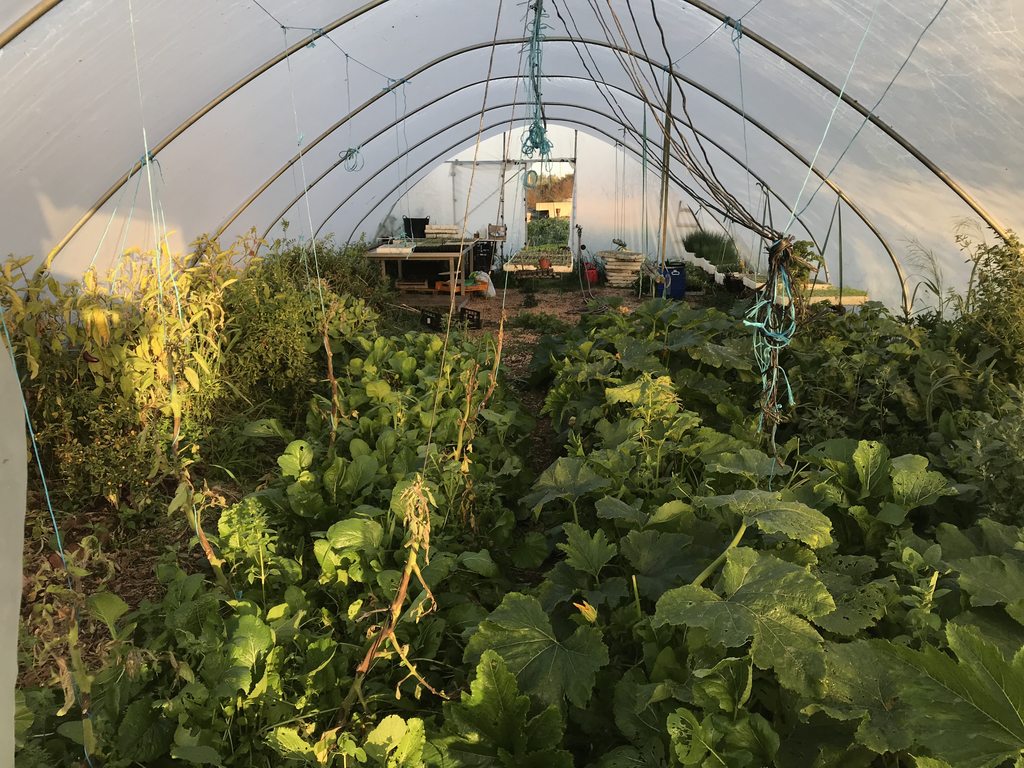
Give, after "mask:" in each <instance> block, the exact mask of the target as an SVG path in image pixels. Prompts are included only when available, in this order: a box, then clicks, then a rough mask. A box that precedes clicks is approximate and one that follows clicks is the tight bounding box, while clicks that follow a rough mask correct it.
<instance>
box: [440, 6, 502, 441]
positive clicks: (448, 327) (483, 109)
mask: <svg viewBox="0 0 1024 768" xmlns="http://www.w3.org/2000/svg"><path fill="white" fill-rule="evenodd" d="M502 4H503V0H498V13H497V15H496V16H495V19H494V36H493V39H492V40H491V53H490V57H489V60H488V63H487V77H486V79H485V81H484V95H483V103H482V104H481V105H480V124H479V126H478V127H477V130H476V143H475V145H474V147H473V166H472V171H471V172H470V174H469V187H468V189H467V191H466V209H465V213H464V215H463V217H462V234H461V236H460V240H459V259H458V265H457V266H456V268H455V274H454V275H448V279H449V281H451V282H450V285H452V286H455V285H458V277H459V275H461V274H462V260H463V258H465V252H466V227H467V225H468V223H469V206H470V202H471V201H472V199H473V182H474V181H475V180H476V169H477V166H478V161H479V158H480V141H481V139H482V138H483V133H484V118H485V116H486V114H487V97H488V95H489V94H490V90H491V76H492V74H493V72H494V54H495V52H496V51H497V49H498V30H499V29H500V27H501V8H502ZM453 223H454V222H453ZM454 316H455V290H454V289H452V290H450V300H449V304H448V322H447V323H445V329H444V344H443V345H442V347H441V361H440V368H439V370H440V375H444V370H445V365H446V363H447V361H448V349H449V343H450V341H451V332H452V318H453V317H454ZM441 389H442V388H441V386H440V384H439V385H438V386H437V388H436V389H435V391H434V404H433V407H432V409H431V418H430V426H429V427H428V428H427V442H426V451H427V453H428V455H429V451H430V446H431V443H432V440H433V436H434V424H435V423H436V422H437V410H438V407H439V406H440V404H441Z"/></svg>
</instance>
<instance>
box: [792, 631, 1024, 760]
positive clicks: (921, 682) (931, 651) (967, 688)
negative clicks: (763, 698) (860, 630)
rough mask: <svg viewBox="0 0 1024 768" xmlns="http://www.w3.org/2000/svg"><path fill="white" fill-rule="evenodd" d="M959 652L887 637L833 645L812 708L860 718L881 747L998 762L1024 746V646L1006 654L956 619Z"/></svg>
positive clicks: (953, 641) (952, 634)
mask: <svg viewBox="0 0 1024 768" xmlns="http://www.w3.org/2000/svg"><path fill="white" fill-rule="evenodd" d="M946 635H947V639H948V641H949V647H950V649H951V650H952V651H953V653H954V654H955V655H956V658H954V657H953V656H950V655H949V654H946V653H943V652H942V651H940V650H938V649H936V648H934V647H931V646H925V648H924V649H923V650H921V651H915V650H912V649H910V648H906V647H904V646H899V645H895V644H893V643H890V642H887V641H882V640H861V641H857V642H853V643H846V644H836V645H831V644H830V645H829V647H828V650H827V656H826V658H827V668H828V672H827V677H826V679H825V696H824V698H823V700H822V702H821V703H820V704H815V705H812V706H810V707H808V708H807V709H806V710H805V711H807V712H815V711H824V712H825V713H827V714H828V715H830V716H832V717H834V718H836V719H840V720H860V727H859V728H858V730H857V740H858V741H860V742H861V743H862V744H864V745H865V746H867V747H868V748H869V749H871V750H873V751H875V752H878V753H884V752H897V751H903V750H913V751H914V752H915V753H920V754H924V755H926V756H931V757H934V758H937V759H940V760H944V761H946V762H948V763H949V764H950V765H956V766H958V768H995V766H998V765H1001V764H1003V763H1004V762H1005V761H1007V760H1010V759H1012V758H1014V757H1017V756H1019V755H1020V753H1021V750H1024V649H1022V650H1021V651H1018V652H1017V654H1016V655H1015V656H1014V657H1013V659H1012V660H1007V659H1006V657H1004V656H1003V655H1002V653H1001V652H1000V651H999V649H998V648H997V647H996V646H995V645H994V644H992V643H990V642H988V641H987V640H986V639H984V638H983V637H982V635H981V634H980V633H979V632H978V631H977V630H976V629H975V628H973V627H969V626H957V625H950V626H948V627H947V629H946Z"/></svg>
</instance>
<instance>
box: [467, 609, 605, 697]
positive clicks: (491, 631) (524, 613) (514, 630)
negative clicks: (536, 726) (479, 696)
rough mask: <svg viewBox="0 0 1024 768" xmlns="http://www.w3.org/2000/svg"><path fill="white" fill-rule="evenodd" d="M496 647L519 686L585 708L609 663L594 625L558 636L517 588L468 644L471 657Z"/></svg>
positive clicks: (538, 694) (530, 691) (479, 655)
mask: <svg viewBox="0 0 1024 768" xmlns="http://www.w3.org/2000/svg"><path fill="white" fill-rule="evenodd" d="M487 650H494V651H496V652H497V653H498V654H499V655H500V656H501V657H502V658H503V659H504V660H505V663H506V664H507V665H508V668H509V669H510V670H511V671H512V672H513V674H515V675H516V677H517V678H518V680H519V687H520V688H521V689H522V690H523V691H525V692H526V693H529V694H530V695H532V696H535V697H536V698H537V699H538V700H539V701H541V702H543V703H545V704H555V705H561V703H562V700H563V698H566V699H568V700H569V701H570V702H571V703H572V704H574V705H576V706H577V707H586V706H587V702H588V701H589V700H590V694H591V692H592V691H593V689H594V679H595V675H596V674H597V670H599V669H600V668H601V667H603V666H604V665H605V664H607V663H608V649H607V648H606V647H605V645H604V642H603V641H602V640H601V630H599V629H597V628H596V627H579V628H578V629H577V630H576V631H575V632H574V633H573V634H572V635H570V636H569V637H567V638H565V639H562V640H560V639H559V638H558V637H556V636H555V631H554V629H552V627H551V622H550V621H549V620H548V617H547V615H546V614H545V613H544V609H543V608H541V605H540V603H539V602H537V600H536V598H533V597H528V596H526V595H522V594H519V593H518V592H513V593H511V594H509V595H506V596H505V599H504V600H502V601H501V605H499V606H498V607H497V608H495V609H494V611H493V612H492V613H491V615H490V616H488V617H487V618H486V619H485V620H484V621H482V622H480V626H479V628H478V629H477V631H476V633H475V634H474V635H473V636H472V637H471V638H470V640H469V644H468V645H467V646H466V653H465V659H466V661H468V662H476V661H478V660H480V658H481V657H482V656H483V654H484V652H485V651H487Z"/></svg>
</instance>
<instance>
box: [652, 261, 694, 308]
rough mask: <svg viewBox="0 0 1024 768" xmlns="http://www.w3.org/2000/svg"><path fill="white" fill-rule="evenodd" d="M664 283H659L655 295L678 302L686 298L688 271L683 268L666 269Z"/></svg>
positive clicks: (662, 274) (663, 270) (663, 271)
mask: <svg viewBox="0 0 1024 768" xmlns="http://www.w3.org/2000/svg"><path fill="white" fill-rule="evenodd" d="M661 276H662V278H663V282H661V283H658V286H657V288H656V289H655V294H656V295H658V296H664V297H665V298H666V299H675V300H676V301H678V300H680V299H684V298H686V271H685V270H684V269H683V268H682V267H664V268H663V269H662V270H661Z"/></svg>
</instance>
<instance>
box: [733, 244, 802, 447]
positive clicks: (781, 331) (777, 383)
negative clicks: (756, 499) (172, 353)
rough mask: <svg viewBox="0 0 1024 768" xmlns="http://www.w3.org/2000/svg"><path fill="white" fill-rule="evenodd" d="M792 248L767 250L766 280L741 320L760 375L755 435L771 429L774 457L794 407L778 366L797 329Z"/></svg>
mask: <svg viewBox="0 0 1024 768" xmlns="http://www.w3.org/2000/svg"><path fill="white" fill-rule="evenodd" d="M792 245H793V241H792V238H785V239H783V240H778V241H776V242H775V243H773V244H772V246H771V247H770V248H769V249H768V280H767V282H766V283H765V285H764V286H763V287H762V288H761V290H760V291H759V292H758V295H757V298H756V300H755V302H754V306H752V307H751V308H750V309H749V310H748V311H747V313H746V315H745V317H744V320H743V324H744V325H745V326H746V327H748V328H751V329H753V332H754V340H753V344H754V360H755V362H756V363H757V367H758V370H759V371H760V372H761V390H762V391H761V401H760V404H759V408H760V411H761V413H760V416H759V418H758V431H764V430H765V429H766V428H768V427H770V428H771V444H772V453H773V455H774V454H775V453H776V446H775V433H776V430H777V429H778V425H779V424H781V423H782V422H783V421H785V411H786V409H787V408H792V407H793V406H794V405H795V404H796V400H795V398H794V397H793V388H792V386H791V385H790V382H789V376H788V375H787V373H786V371H785V369H783V368H782V366H781V365H780V364H779V355H780V353H781V352H782V351H783V350H784V349H786V347H788V346H789V345H790V344H791V343H792V341H793V337H794V336H795V335H796V328H797V324H796V304H795V302H794V301H793V283H792V279H791V277H790V274H789V267H788V260H789V258H790V256H791V255H792ZM783 393H784V397H782V396H781V395H783Z"/></svg>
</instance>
